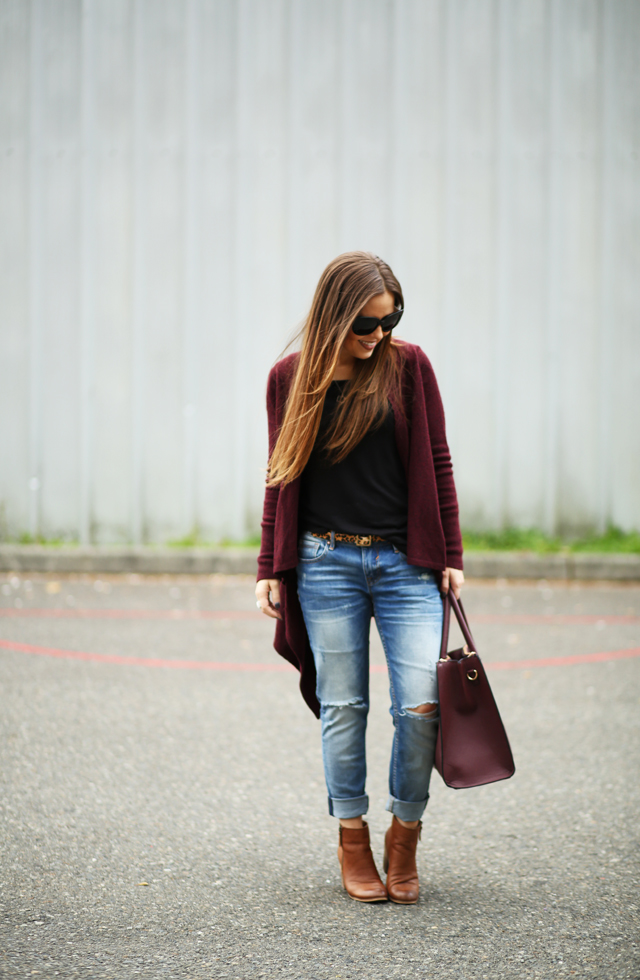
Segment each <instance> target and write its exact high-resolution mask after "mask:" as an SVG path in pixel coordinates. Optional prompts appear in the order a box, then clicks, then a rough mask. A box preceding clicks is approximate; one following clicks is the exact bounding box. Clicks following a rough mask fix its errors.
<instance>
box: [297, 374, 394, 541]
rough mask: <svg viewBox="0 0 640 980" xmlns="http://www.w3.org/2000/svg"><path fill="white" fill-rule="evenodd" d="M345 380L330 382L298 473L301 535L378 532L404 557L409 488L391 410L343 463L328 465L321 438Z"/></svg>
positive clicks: (322, 438)
mask: <svg viewBox="0 0 640 980" xmlns="http://www.w3.org/2000/svg"><path fill="white" fill-rule="evenodd" d="M346 384H347V382H346V381H332V382H331V385H330V387H329V390H328V391H327V395H326V398H325V402H324V407H323V409H322V419H321V422H320V431H319V432H318V437H317V439H316V443H315V446H314V447H313V450H312V452H311V456H310V457H309V462H308V463H307V465H306V466H305V468H304V471H303V473H302V480H301V486H300V504H299V527H300V530H301V531H316V532H320V533H321V534H324V533H326V532H327V531H337V532H342V533H343V534H377V535H379V536H380V537H382V538H385V540H386V541H390V542H391V543H392V544H395V546H396V547H397V548H399V549H400V550H401V551H403V552H405V553H406V550H407V509H408V497H409V492H408V487H407V478H406V475H405V472H404V467H403V465H402V461H401V459H400V455H399V453H398V447H397V446H396V438H395V422H394V418H393V409H392V408H391V406H389V411H388V413H387V415H386V417H385V419H384V421H383V423H382V425H380V426H379V427H378V428H376V429H373V430H369V432H367V434H366V435H365V436H364V438H363V439H362V440H361V441H360V442H359V443H358V445H357V446H356V447H355V449H353V450H352V452H350V453H349V455H348V456H347V457H346V459H343V460H342V462H340V463H336V464H334V465H333V466H331V465H329V463H328V462H327V458H326V453H325V451H324V448H323V447H324V437H325V435H326V433H327V430H328V428H329V425H330V422H331V419H332V416H333V413H334V411H335V408H336V404H337V402H338V399H339V398H340V395H341V394H342V391H343V389H344V386H345V385H346Z"/></svg>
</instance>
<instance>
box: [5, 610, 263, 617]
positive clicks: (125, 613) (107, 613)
mask: <svg viewBox="0 0 640 980" xmlns="http://www.w3.org/2000/svg"><path fill="white" fill-rule="evenodd" d="M0 616H5V617H6V618H8V619H14V618H17V619H264V618H265V615H264V613H261V612H258V610H257V609H229V610H220V609H0Z"/></svg>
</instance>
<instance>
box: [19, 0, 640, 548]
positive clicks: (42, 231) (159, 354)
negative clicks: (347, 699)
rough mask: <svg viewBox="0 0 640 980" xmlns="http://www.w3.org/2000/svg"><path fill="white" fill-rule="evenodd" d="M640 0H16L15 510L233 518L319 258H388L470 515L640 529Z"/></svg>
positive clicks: (143, 525)
mask: <svg viewBox="0 0 640 980" xmlns="http://www.w3.org/2000/svg"><path fill="white" fill-rule="evenodd" d="M639 51H640V4H639V3H638V2H637V0H395V2H391V0H387V2H385V0H30V2H29V0H0V73H1V78H0V85H1V93H2V96H1V104H0V113H1V116H0V140H1V143H2V148H1V153H0V160H1V163H0V166H1V169H2V174H1V183H0V195H1V198H0V201H1V203H0V208H1V215H0V249H1V261H0V277H1V280H0V296H1V299H0V323H1V348H0V453H1V466H0V502H1V506H2V524H3V527H2V531H3V533H4V534H5V535H7V534H9V535H17V534H19V533H20V532H24V531H29V532H31V533H32V534H34V535H36V534H41V535H44V536H46V537H51V536H57V535H66V536H72V537H78V538H80V539H81V540H83V541H89V540H94V541H101V542H102V541H104V542H110V541H124V540H133V541H142V540H148V541H159V540H164V539H167V538H171V537H179V536H181V535H184V534H188V533H190V532H192V531H193V530H194V529H197V530H198V531H199V533H200V535H201V536H202V537H204V538H206V539H217V538H220V537H222V536H229V537H243V536H244V535H245V534H246V533H248V532H249V531H250V530H253V529H255V527H256V526H257V522H258V516H259V511H260V506H261V496H262V480H263V467H264V464H265V447H266V431H265V428H266V426H265V417H264V407H263V398H264V387H265V379H266V374H267V371H268V369H269V367H270V365H271V363H272V362H273V360H274V359H275V357H276V355H277V354H278V352H279V351H280V350H281V349H282V347H283V345H284V343H285V341H286V339H287V337H288V336H289V335H290V333H291V331H292V330H293V328H294V327H295V325H296V323H297V322H298V321H299V320H300V319H301V317H302V316H303V314H304V312H305V309H306V307H307V304H308V303H309V300H310V298H311V295H312V292H313V288H314V285H315V282H316V280H317V278H318V276H319V273H320V271H321V270H322V268H323V267H324V265H325V264H326V262H327V261H329V260H330V259H331V258H332V257H333V256H334V255H336V254H337V253H338V252H341V251H344V250H346V249H351V248H364V249H370V250H373V251H375V252H377V253H379V254H380V255H382V256H383V257H385V258H387V259H388V261H389V262H390V263H391V264H392V265H393V267H394V269H395V271H396V272H397V274H398V276H399V277H400V279H401V281H402V283H403V285H404V288H405V294H406V300H407V313H406V315H405V319H404V321H403V330H402V336H404V337H406V338H407V339H409V340H412V341H416V342H418V343H420V344H421V345H422V346H423V347H424V349H425V350H426V351H427V353H428V354H429V356H430V357H431V358H432V360H433V362H434V364H435V367H436V371H437V373H438V375H439V378H440V380H441V385H442V388H443V393H444V398H445V406H446V410H447V417H448V426H449V433H450V441H451V444H452V449H453V453H454V463H455V466H456V474H457V482H458V488H459V493H460V498H461V505H462V511H463V519H464V523H465V524H466V526H468V527H495V526H499V525H501V524H504V523H507V524H518V525H525V526H526V525H537V526H542V527H545V528H547V529H549V530H555V529H563V530H580V529H582V528H585V527H589V526H599V527H603V526H604V525H606V524H607V522H609V521H612V522H614V523H616V524H618V525H620V526H622V527H623V528H631V527H638V526H640V435H639V426H638V419H639V418H640V395H639V392H640V290H639V279H640V276H639V273H640V261H639V259H640V181H639V179H638V177H639V160H640V153H639V151H640V84H639V73H638V58H639V55H638V52H639Z"/></svg>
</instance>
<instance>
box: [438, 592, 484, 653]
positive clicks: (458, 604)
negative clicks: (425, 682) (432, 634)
mask: <svg viewBox="0 0 640 980" xmlns="http://www.w3.org/2000/svg"><path fill="white" fill-rule="evenodd" d="M442 607H443V608H442V611H443V619H442V642H441V644H440V659H441V660H446V659H447V647H448V646H449V625H450V622H451V609H452V608H453V611H454V613H455V617H456V619H457V620H458V625H459V626H460V629H461V630H462V635H463V636H464V640H465V643H466V644H467V648H468V650H469V652H470V653H477V648H476V644H475V640H474V639H473V637H472V635H471V630H470V629H469V623H468V621H467V616H466V613H465V611H464V607H463V605H462V600H461V599H456V597H455V596H454V594H453V591H452V589H451V586H449V591H448V592H446V593H445V594H444V595H443V596H442Z"/></svg>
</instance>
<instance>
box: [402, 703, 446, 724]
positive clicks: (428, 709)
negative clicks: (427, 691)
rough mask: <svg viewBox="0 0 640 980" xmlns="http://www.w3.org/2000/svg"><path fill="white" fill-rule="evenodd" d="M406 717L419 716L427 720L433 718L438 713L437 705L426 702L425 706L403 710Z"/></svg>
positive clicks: (413, 706) (417, 705) (420, 705)
mask: <svg viewBox="0 0 640 980" xmlns="http://www.w3.org/2000/svg"><path fill="white" fill-rule="evenodd" d="M404 710H405V711H406V713H407V714H408V715H419V716H420V717H421V718H425V719H426V720H429V719H430V718H433V717H434V716H435V715H437V713H438V705H437V704H436V703H435V702H432V701H430V702H427V704H416V705H412V706H411V707H410V708H408V707H407V708H405V709H404Z"/></svg>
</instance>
